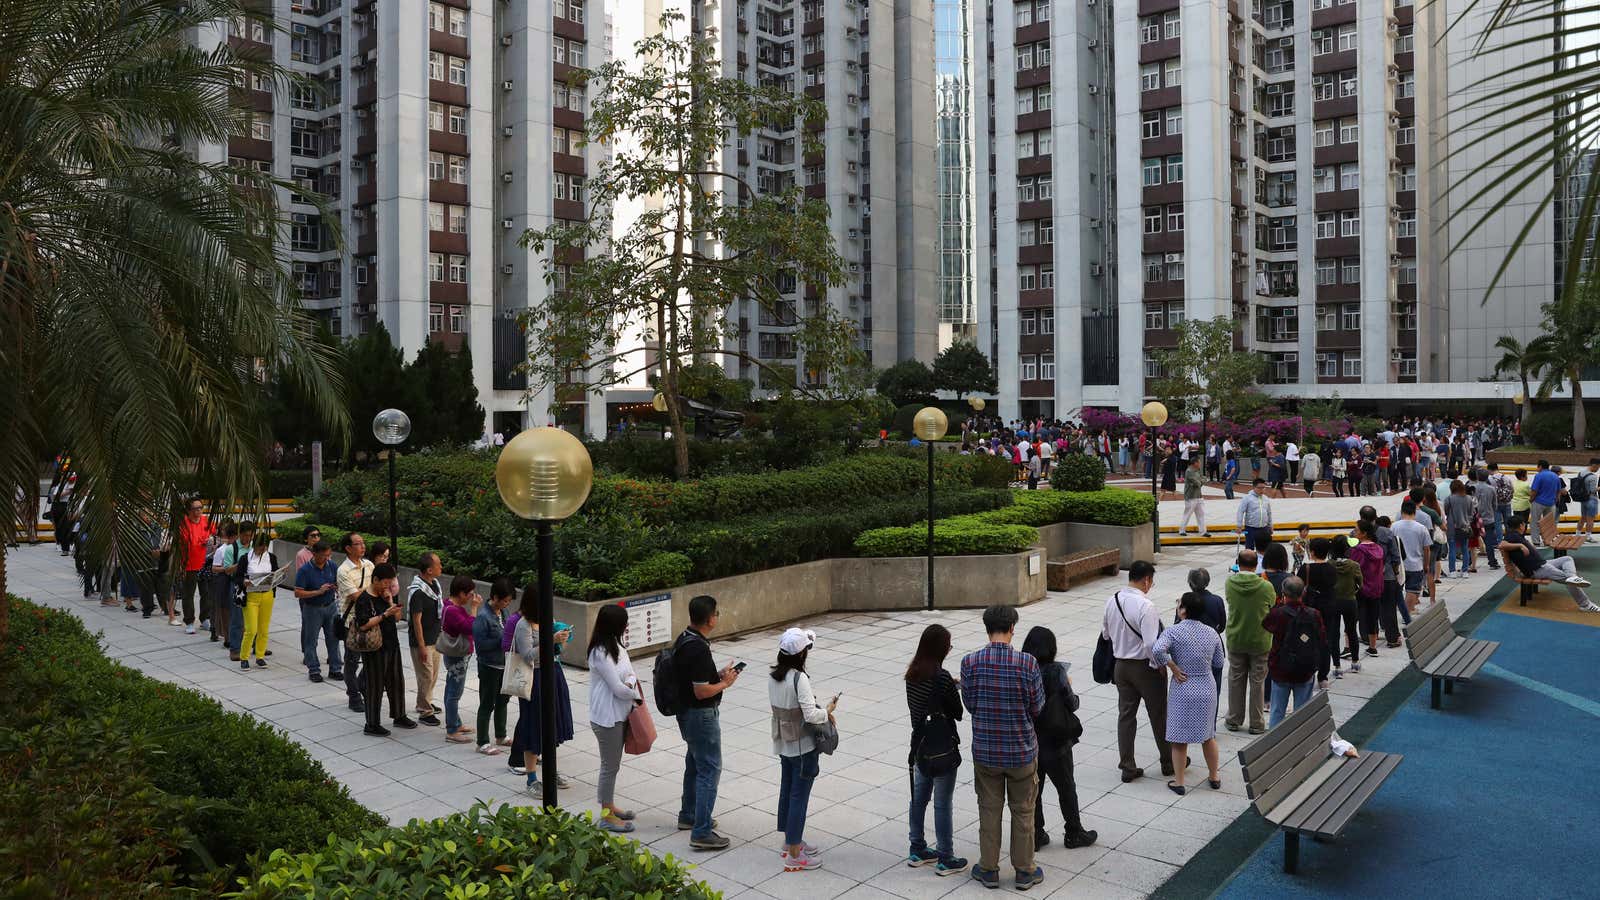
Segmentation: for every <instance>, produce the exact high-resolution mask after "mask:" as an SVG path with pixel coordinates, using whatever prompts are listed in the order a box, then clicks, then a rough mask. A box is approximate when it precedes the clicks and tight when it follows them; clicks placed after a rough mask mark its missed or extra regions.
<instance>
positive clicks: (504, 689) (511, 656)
mask: <svg viewBox="0 0 1600 900" xmlns="http://www.w3.org/2000/svg"><path fill="white" fill-rule="evenodd" d="M500 693H502V694H505V695H506V696H507V697H517V698H520V699H522V700H532V699H533V663H531V662H528V661H527V660H525V659H523V658H522V654H520V653H515V652H513V653H508V654H506V679H505V681H503V682H501V684H500Z"/></svg>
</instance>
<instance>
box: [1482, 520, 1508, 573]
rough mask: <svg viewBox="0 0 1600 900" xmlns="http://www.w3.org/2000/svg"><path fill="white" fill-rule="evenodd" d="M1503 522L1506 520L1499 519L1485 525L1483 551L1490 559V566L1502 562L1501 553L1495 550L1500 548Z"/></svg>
mask: <svg viewBox="0 0 1600 900" xmlns="http://www.w3.org/2000/svg"><path fill="white" fill-rule="evenodd" d="M1503 521H1505V520H1504V519H1497V520H1496V521H1493V522H1485V523H1484V524H1483V551H1484V554H1485V555H1486V556H1488V557H1489V565H1490V566H1494V565H1496V564H1498V563H1499V561H1500V551H1499V550H1496V549H1495V548H1496V547H1499V546H1500V532H1501V525H1500V523H1501V522H1503Z"/></svg>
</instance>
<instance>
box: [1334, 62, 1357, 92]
mask: <svg viewBox="0 0 1600 900" xmlns="http://www.w3.org/2000/svg"><path fill="white" fill-rule="evenodd" d="M1357 84H1358V82H1357V80H1356V70H1355V69H1347V70H1345V71H1343V72H1340V73H1339V96H1341V97H1354V96H1355V95H1356V90H1357Z"/></svg>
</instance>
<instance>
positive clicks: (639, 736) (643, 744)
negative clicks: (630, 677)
mask: <svg viewBox="0 0 1600 900" xmlns="http://www.w3.org/2000/svg"><path fill="white" fill-rule="evenodd" d="M633 687H634V690H636V691H638V692H639V702H637V703H635V704H633V708H632V709H629V710H628V718H626V719H624V720H623V729H622V751H623V752H624V753H628V754H631V755H633V756H638V755H639V754H641V753H649V752H650V748H651V747H652V746H654V745H655V742H656V723H655V720H654V719H652V718H650V707H648V706H646V705H645V702H644V688H642V687H640V686H639V684H638V683H637V682H635V683H634V685H633Z"/></svg>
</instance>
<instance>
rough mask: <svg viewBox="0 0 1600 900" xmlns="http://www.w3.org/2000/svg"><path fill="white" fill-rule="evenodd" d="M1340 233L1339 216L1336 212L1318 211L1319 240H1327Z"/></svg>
mask: <svg viewBox="0 0 1600 900" xmlns="http://www.w3.org/2000/svg"><path fill="white" fill-rule="evenodd" d="M1338 235H1339V217H1338V215H1337V214H1336V213H1331V212H1319V213H1317V240H1319V241H1325V240H1327V239H1329V238H1332V237H1338Z"/></svg>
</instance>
